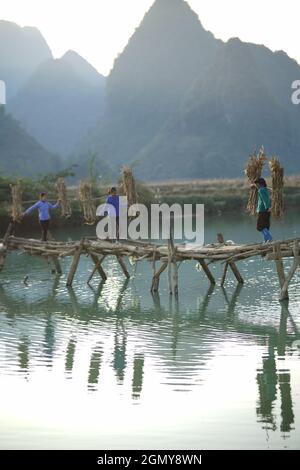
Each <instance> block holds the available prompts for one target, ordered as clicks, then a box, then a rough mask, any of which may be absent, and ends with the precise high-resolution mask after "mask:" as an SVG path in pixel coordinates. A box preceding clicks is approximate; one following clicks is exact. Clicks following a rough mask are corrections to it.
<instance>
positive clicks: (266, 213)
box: [255, 178, 273, 243]
mask: <svg viewBox="0 0 300 470" xmlns="http://www.w3.org/2000/svg"><path fill="white" fill-rule="evenodd" d="M255 184H256V186H257V188H258V201H257V209H256V212H257V230H258V231H259V232H262V234H263V236H264V242H265V243H269V242H271V241H272V240H273V238H272V235H271V233H270V225H271V207H272V204H271V197H270V191H269V189H268V188H267V183H266V180H265V179H264V178H259V179H258V180H256V181H255Z"/></svg>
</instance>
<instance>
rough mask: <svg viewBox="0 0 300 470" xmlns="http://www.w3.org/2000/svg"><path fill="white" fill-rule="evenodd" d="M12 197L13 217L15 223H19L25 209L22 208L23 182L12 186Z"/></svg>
mask: <svg viewBox="0 0 300 470" xmlns="http://www.w3.org/2000/svg"><path fill="white" fill-rule="evenodd" d="M10 187H11V196H12V206H11V216H12V219H13V220H14V221H15V222H19V221H20V220H21V218H22V214H23V208H22V194H23V189H22V184H21V181H17V183H16V184H11V185H10Z"/></svg>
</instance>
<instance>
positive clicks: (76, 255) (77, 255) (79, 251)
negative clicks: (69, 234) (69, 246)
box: [66, 238, 84, 287]
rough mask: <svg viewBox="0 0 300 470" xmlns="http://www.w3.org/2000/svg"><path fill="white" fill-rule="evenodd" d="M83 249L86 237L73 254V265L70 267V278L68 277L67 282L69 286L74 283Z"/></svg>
mask: <svg viewBox="0 0 300 470" xmlns="http://www.w3.org/2000/svg"><path fill="white" fill-rule="evenodd" d="M83 250H84V238H83V239H82V240H81V241H80V244H79V246H78V247H77V249H76V251H75V253H74V255H73V260H72V264H71V267H70V271H69V274H68V279H67V283H66V285H67V287H71V286H72V284H73V280H74V276H75V274H76V271H77V268H78V264H79V261H80V256H81V254H82V252H83Z"/></svg>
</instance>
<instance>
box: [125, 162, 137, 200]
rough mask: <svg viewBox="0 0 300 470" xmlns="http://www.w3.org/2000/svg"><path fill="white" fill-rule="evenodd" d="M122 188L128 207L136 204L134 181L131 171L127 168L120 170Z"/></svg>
mask: <svg viewBox="0 0 300 470" xmlns="http://www.w3.org/2000/svg"><path fill="white" fill-rule="evenodd" d="M122 186H123V191H124V193H125V195H126V196H127V201H128V207H130V206H132V205H133V204H137V202H138V198H137V192H136V187H135V180H134V176H133V173H132V169H131V168H129V167H123V168H122Z"/></svg>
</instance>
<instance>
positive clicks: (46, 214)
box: [23, 193, 60, 242]
mask: <svg viewBox="0 0 300 470" xmlns="http://www.w3.org/2000/svg"><path fill="white" fill-rule="evenodd" d="M59 203H60V201H59V200H58V201H57V202H56V204H51V202H49V201H48V200H47V194H46V193H41V194H40V200H39V201H37V202H36V203H35V204H33V206H31V207H29V208H28V209H27V210H26V211H25V212H24V214H23V217H25V216H26V215H29V214H31V212H33V211H34V210H35V209H37V210H38V213H39V222H40V226H41V229H42V239H41V240H42V241H43V242H46V241H47V236H48V231H49V227H50V219H51V217H50V209H57V208H58V206H59Z"/></svg>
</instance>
